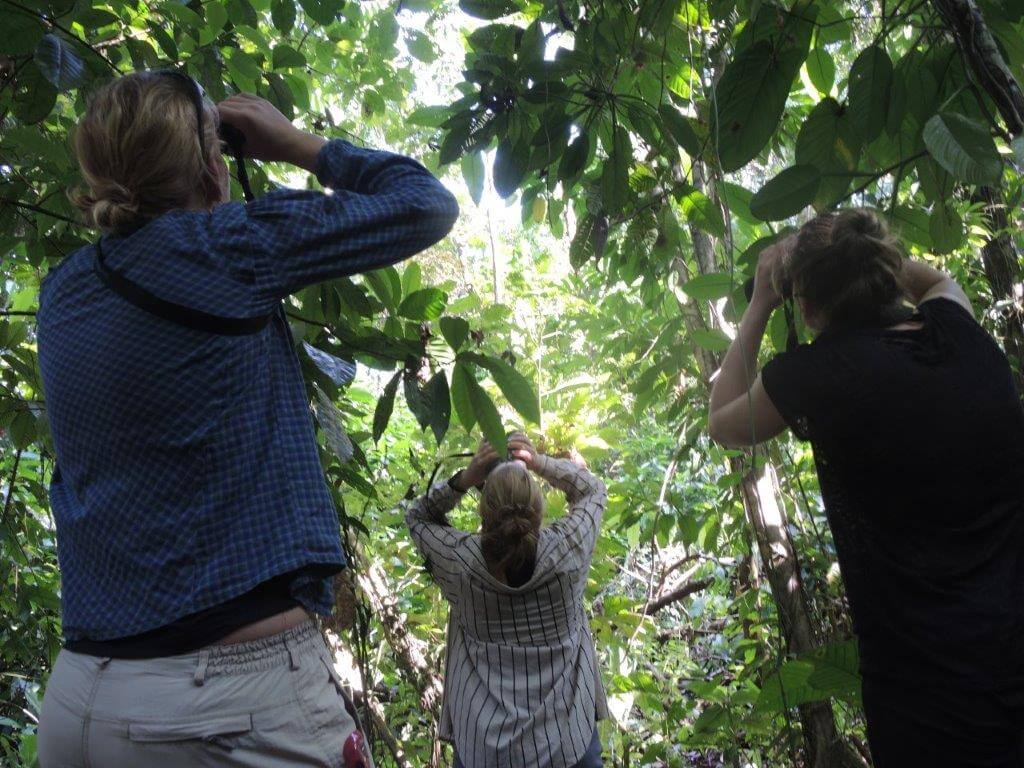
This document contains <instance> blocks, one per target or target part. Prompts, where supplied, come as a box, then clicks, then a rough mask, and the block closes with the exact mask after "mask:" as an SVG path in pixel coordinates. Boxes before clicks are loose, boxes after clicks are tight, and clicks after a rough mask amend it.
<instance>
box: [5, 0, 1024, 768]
mask: <svg viewBox="0 0 1024 768" xmlns="http://www.w3.org/2000/svg"><path fill="white" fill-rule="evenodd" d="M972 12H976V13H977V14H978V15H977V17H976V18H972V20H971V21H972V23H971V24H970V25H969V27H970V29H971V30H974V32H977V30H979V29H980V30H981V32H982V33H983V34H978V35H972V34H971V33H969V32H967V31H965V30H967V29H968V27H967V26H965V24H964V19H965V18H966V17H965V15H964V14H965V13H967V14H970V13H972ZM989 32H990V33H991V36H988V33H989ZM169 65H175V66H183V67H185V68H186V69H187V70H188V71H189V72H190V73H192V74H193V75H195V76H196V77H197V78H198V79H199V80H200V81H201V82H202V83H203V85H204V87H205V89H206V91H207V93H208V94H209V95H210V96H211V97H212V98H214V99H217V98H221V97H223V96H224V95H226V94H228V93H230V92H234V91H247V92H255V93H259V94H261V95H264V96H265V97H266V98H268V99H270V100H271V101H272V102H273V103H274V104H275V105H277V106H278V107H279V108H280V109H281V110H282V111H283V112H285V114H288V115H290V116H293V117H294V118H295V121H296V124H298V125H301V126H303V127H305V128H307V129H310V130H315V131H318V132H321V133H323V134H325V135H329V136H337V137H343V138H347V139H349V140H351V141H355V142H361V143H366V144H369V145H372V146H386V147H389V148H393V149H397V150H399V151H406V152H408V153H410V154H413V155H415V156H417V157H420V158H421V159H423V161H424V162H426V163H427V164H428V165H429V166H430V167H432V168H434V169H436V170H437V171H438V173H440V174H443V175H444V177H445V178H446V179H447V180H448V181H449V183H450V185H451V186H452V188H453V189H457V190H458V191H459V195H460V199H461V200H462V202H463V218H462V220H461V222H460V223H459V224H458V225H457V226H456V229H455V231H454V232H453V234H452V237H451V238H450V239H449V240H447V241H445V242H444V243H442V244H441V245H439V246H437V247H436V248H434V249H432V251H430V252H429V253H427V254H425V255H424V256H422V257H419V258H418V259H416V260H414V261H412V262H409V263H407V264H406V265H404V266H401V267H399V268H397V269H396V268H388V269H385V270H381V271H379V272H376V273H373V274H369V275H365V276H363V277H361V278H356V279H352V280H350V279H342V280H337V281H334V282H332V283H329V284H327V285H323V286H317V287H314V288H311V289H308V290H306V291H303V292H302V293H301V294H299V295H298V296H296V297H294V299H293V300H292V302H291V306H290V308H289V313H290V315H291V317H292V321H293V331H294V335H295V339H296V346H297V350H298V353H299V355H300V358H301V359H302V361H303V365H304V368H305V371H306V373H307V378H308V384H309V395H310V404H311V408H312V409H313V412H314V414H315V417H316V420H317V424H318V427H319V434H320V436H321V438H322V447H323V461H324V466H325V468H326V470H327V474H328V478H329V481H330V482H331V485H332V488H333V489H334V492H335V497H336V500H337V503H338V508H339V510H340V524H341V526H342V529H343V532H344V535H345V537H346V540H347V542H348V545H349V548H350V550H351V551H352V552H353V553H354V555H355V558H354V560H355V567H354V569H353V572H354V575H355V577H356V581H357V583H358V586H359V589H358V592H357V594H358V605H357V606H356V610H355V612H354V613H355V618H354V621H353V627H352V628H351V629H344V628H342V629H339V631H340V633H341V635H342V636H343V638H346V640H348V641H349V642H348V643H347V644H348V646H349V647H351V648H352V650H353V651H354V653H355V656H356V660H355V663H354V664H353V668H352V671H351V675H350V678H351V679H350V682H351V683H352V685H353V686H354V687H355V688H356V689H357V690H358V691H360V692H361V694H360V698H361V701H362V703H363V705H364V706H365V707H366V712H367V713H368V714H367V716H368V719H369V721H370V722H371V723H373V726H374V727H373V728H372V730H373V733H374V738H375V753H376V755H377V759H378V762H379V764H381V765H392V764H399V765H409V764H411V765H427V764H446V762H445V761H446V760H447V759H448V757H447V755H448V753H446V752H444V751H443V750H441V749H440V747H439V746H438V745H437V744H436V742H435V731H436V728H435V726H436V698H433V697H432V695H431V692H432V690H434V689H435V688H436V685H437V672H438V670H439V669H440V659H441V653H442V648H443V633H444V627H445V611H446V609H445V606H444V603H443V601H442V600H441V598H440V595H439V593H438V592H437V590H436V589H435V588H433V587H432V586H431V585H430V583H429V580H428V579H427V578H426V575H425V573H424V572H423V571H422V569H421V568H420V567H419V566H418V564H417V562H418V561H417V558H416V556H415V555H414V553H413V551H412V548H411V544H410V542H409V540H408V537H407V536H406V534H405V533H404V528H403V525H402V523H401V515H400V511H399V505H400V502H401V500H402V499H403V498H404V497H406V496H407V495H408V494H410V493H416V492H417V491H420V490H422V489H424V488H425V487H426V484H427V483H428V481H429V479H430V478H431V476H433V474H434V473H435V472H438V473H440V476H445V474H447V473H449V472H450V471H453V470H454V468H455V467H456V466H457V461H458V460H459V459H458V457H457V454H460V453H464V452H465V451H467V450H470V449H471V448H472V447H473V445H475V442H476V440H478V439H479V437H480V436H481V435H483V436H487V437H489V438H491V439H492V441H494V442H500V438H501V436H502V435H503V434H504V432H505V431H506V430H508V429H511V428H512V427H519V426H524V427H526V428H527V429H528V430H529V431H530V432H531V433H532V434H533V435H535V436H536V437H537V438H538V439H540V440H541V441H542V443H543V444H544V446H545V447H546V448H547V449H548V450H549V451H552V452H556V451H560V450H564V449H567V448H569V447H572V446H575V447H576V448H578V449H580V450H581V451H582V452H583V453H584V455H586V456H587V458H588V459H589V460H590V462H591V464H592V466H593V467H594V469H595V471H597V472H599V473H600V474H601V475H602V476H603V477H604V478H606V480H607V482H608V485H609V489H610V506H609V510H608V515H607V518H606V524H605V528H604V532H603V534H602V539H601V542H600V544H599V548H598V553H597V556H596V558H595V563H594V569H593V572H592V579H591V583H590V592H589V599H590V601H591V606H592V608H593V625H594V629H595V635H596V637H597V642H598V645H599V649H600V655H601V659H602V665H603V670H604V675H605V678H606V680H607V682H608V685H609V689H610V692H611V694H612V709H613V711H614V713H615V717H616V722H615V723H608V724H606V725H604V726H603V727H602V736H603V739H604V741H605V744H606V745H607V747H608V754H610V755H612V758H611V764H614V765H672V766H716V765H747V764H752V765H758V766H780V765H793V766H796V765H815V766H830V765H853V764H857V765H866V764H867V762H866V760H867V758H866V749H865V747H864V741H863V722H862V715H861V712H860V708H859V700H858V697H859V680H858V677H857V671H856V670H857V665H856V645H855V643H854V642H853V641H851V639H850V629H849V622H848V618H847V615H846V610H845V604H844V595H843V589H842V583H841V580H840V577H839V573H838V569H837V566H836V565H835V560H834V550H833V547H832V543H831V540H830V537H829V534H828V530H827V524H826V522H825V519H824V517H823V514H822V510H821V505H820V498H819V496H818V493H817V485H816V480H815V476H814V472H813V464H812V457H811V454H810V452H809V450H808V449H807V447H806V446H804V445H801V444H798V443H796V442H794V441H792V440H790V439H780V440H777V441H774V442H773V443H772V444H771V445H769V446H767V448H765V449H763V450H759V451H757V452H756V453H755V454H752V455H751V454H743V453H739V452H735V451H725V450H722V449H720V448H718V447H716V446H714V445H712V444H710V443H709V441H708V440H707V438H706V435H705V426H706V398H707V384H708V380H709V377H710V376H711V374H712V373H713V371H714V370H715V368H716V361H717V359H718V357H719V356H720V354H721V352H722V351H723V350H724V349H725V347H726V346H727V345H728V343H729V339H730V334H731V333H732V332H733V328H734V325H733V324H734V321H735V320H736V318H737V317H738V315H739V313H740V312H741V311H742V309H743V305H744V298H743V293H742V290H741V286H742V284H743V281H744V279H745V277H746V276H748V275H750V274H751V273H752V266H753V264H754V262H755V260H756V256H757V254H758V253H759V251H760V250H761V249H762V248H763V247H764V246H765V245H767V244H768V243H770V242H771V241H772V240H773V239H774V238H776V237H778V236H779V234H780V233H783V232H785V231H787V227H788V226H792V225H793V224H794V223H796V222H797V221H799V220H800V219H801V217H804V216H806V215H807V213H806V212H807V210H808V209H809V207H813V208H814V209H817V210H822V209H824V208H827V207H830V206H836V205H842V204H846V203H857V204H866V205H873V206H877V207H879V208H882V209H884V210H885V211H886V212H887V213H888V215H889V217H890V219H891V221H892V222H893V224H894V225H895V226H896V228H897V229H898V231H899V233H900V235H901V237H902V239H903V241H904V242H905V244H906V245H907V247H908V249H909V250H910V251H911V253H912V254H913V255H914V256H915V257H918V258H924V259H927V260H929V261H931V262H933V263H936V264H938V265H940V266H942V267H944V268H946V269H948V270H949V271H950V272H951V273H952V274H953V275H954V276H955V277H956V278H957V279H958V280H960V281H961V282H962V283H963V284H964V285H965V287H966V288H967V290H968V292H969V293H970V294H971V297H972V299H973V300H974V302H975V306H976V307H978V308H979V310H980V312H981V319H982V320H983V322H985V323H986V325H987V327H989V328H990V329H991V330H992V331H993V333H994V334H995V335H996V336H997V338H999V339H1000V340H1001V341H1003V342H1004V343H1005V345H1006V348H1007V350H1008V352H1010V354H1011V357H1012V359H1013V361H1014V364H1015V365H1017V366H1018V369H1019V365H1020V362H1021V359H1020V358H1021V353H1022V352H1024V325H1022V314H1021V311H1022V310H1021V274H1020V261H1019V257H1018V253H1019V248H1020V246H1021V238H1020V234H1019V225H1020V223H1021V222H1020V220H1019V218H1020V214H1019V207H1020V205H1019V203H1020V199H1021V195H1022V181H1021V180H1022V177H1021V174H1020V170H1021V164H1022V163H1024V139H1022V138H1021V136H1020V133H1021V130H1022V127H1024V126H1022V125H1021V119H1022V118H1024V97H1021V95H1020V90H1019V89H1017V90H1016V92H1014V90H1013V81H1014V78H1016V79H1017V81H1021V80H1024V8H1022V6H1021V5H1020V4H1019V3H1017V2H1014V0H984V1H980V2H978V4H977V7H975V6H974V4H973V3H970V2H967V0H888V2H886V1H885V0H882V2H880V3H879V4H873V3H864V2H859V1H858V0H795V2H792V3H787V2H777V1H775V0H461V1H460V2H458V3H457V4H456V3H455V2H452V1H450V0H386V1H385V0H365V1H364V2H356V1H355V0H348V1H347V2H346V1H345V0H300V1H299V2H298V3H295V2H293V0H189V2H179V1H178V0H154V1H153V2H145V1H144V0H0V429H2V430H3V434H2V436H0V478H2V479H0V516H2V518H0V584H2V590H0V615H2V617H3V621H2V622H0V763H3V764H8V763H10V764H21V763H24V764H31V763H32V762H33V761H34V754H35V739H34V728H35V722H36V717H37V714H38V707H39V700H40V697H41V696H42V694H43V690H44V685H45V678H46V674H47V671H48V669H49V668H50V665H51V663H52V661H53V659H54V657H55V655H56V653H57V650H58V648H59V631H60V622H59V573H58V569H57V562H56V549H55V541H54V533H53V523H52V518H51V517H50V515H49V512H48V506H47V500H46V487H45V486H46V482H47V478H48V475H49V472H50V470H51V469H52V467H53V462H54V457H53V450H52V444H51V441H50V438H49V435H48V429H47V422H46V408H45V402H44V394H43V392H42V389H41V387H40V385H39V376H38V368H37V362H36V350H35V337H34V325H33V315H34V311H35V309H36V307H37V302H38V291H39V285H40V281H41V280H42V279H43V277H44V276H45V274H46V271H47V269H48V268H49V267H50V266H52V265H53V264H55V263H57V262H59V261H60V259H61V258H62V257H63V256H64V255H66V254H68V253H70V252H71V251H73V250H74V249H76V248H78V247H80V246H82V245H84V244H86V243H87V242H89V241H90V240H91V239H93V238H95V233H92V232H89V231H87V230H85V229H84V228H83V227H82V226H81V225H79V224H78V223H77V218H76V214H75V212H74V211H73V209H72V207H71V205H70V203H69V202H68V200H67V198H66V194H65V193H66V191H67V190H68V189H70V188H73V187H75V186H76V185H78V184H79V183H80V178H79V175H78V171H77V168H76V165H75V162H74V159H73V157H72V155H71V153H70V150H69V142H68V137H69V133H70V132H71V130H72V129H73V126H74V122H75V119H76V117H77V116H78V115H79V114H81V112H82V110H83V109H84V103H85V99H86V97H87V96H88V93H89V92H90V90H92V89H94V88H95V87H97V86H98V85H100V84H102V83H103V82H104V81H106V80H107V79H108V78H110V77H111V76H113V75H115V74H116V73H118V72H126V71H130V70H132V69H136V68H156V67H163V66H169ZM254 181H255V183H256V185H257V186H258V187H264V188H265V187H266V185H268V184H271V183H275V182H285V181H287V182H288V183H292V184H295V183H298V184H303V183H307V182H306V180H305V179H304V178H296V177H295V175H294V171H291V170H289V169H284V168H277V167H272V166H263V167H262V168H260V169H258V170H257V171H256V173H255V174H254ZM308 183H310V184H313V183H315V182H313V181H311V180H310V181H309V182H308ZM236 192H237V190H236ZM236 197H237V194H236ZM502 199H504V200H505V201H507V204H503V203H502ZM777 315H778V316H777V317H776V318H774V320H773V322H772V326H771V329H770V337H771V338H770V342H769V343H768V345H767V346H768V349H766V354H770V353H771V351H772V350H773V348H781V347H782V345H783V344H784V339H785V333H786V331H785V323H784V319H783V317H782V313H781V312H780V313H777ZM801 331H802V329H801ZM353 362H354V363H356V364H357V366H356V368H355V369H353V367H352V366H351V365H350V364H349V363H353ZM354 370H356V371H357V372H356V375H355V378H353V375H352V374H353V371H354ZM552 507H553V513H554V514H558V512H559V505H558V500H557V499H556V498H554V497H552ZM458 520H459V522H460V523H461V524H463V525H465V526H473V525H474V517H473V513H472V511H471V510H470V509H469V508H468V505H467V508H466V509H465V510H463V512H462V514H461V515H460V516H459V518H458ZM373 713H376V714H375V715H374V714H373ZM837 735H838V737H839V738H838V743H839V745H840V747H839V748H838V749H835V750H833V751H832V752H828V753H826V752H824V751H822V745H823V744H826V743H828V744H831V742H832V741H835V740H836V739H835V737H836V736H837ZM395 741H397V742H400V743H402V744H403V745H404V753H405V757H399V756H398V755H397V754H396V751H395V750H392V749H390V748H389V744H392V745H393V744H394V742H395ZM403 760H405V761H406V762H401V761H403Z"/></svg>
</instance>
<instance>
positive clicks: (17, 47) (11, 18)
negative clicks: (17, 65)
mask: <svg viewBox="0 0 1024 768" xmlns="http://www.w3.org/2000/svg"><path fill="white" fill-rule="evenodd" d="M3 19H4V22H3V24H0V53H6V54H8V55H11V56H24V55H25V54H29V53H32V51H34V50H35V47H36V45H37V44H38V43H39V41H40V40H42V38H43V25H42V23H41V22H40V21H39V19H37V18H36V17H35V16H32V15H30V14H28V13H22V12H20V11H17V10H13V9H8V10H7V11H5V13H4V17H3Z"/></svg>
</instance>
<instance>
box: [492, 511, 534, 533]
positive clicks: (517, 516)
mask: <svg viewBox="0 0 1024 768" xmlns="http://www.w3.org/2000/svg"><path fill="white" fill-rule="evenodd" d="M536 532H537V529H536V525H535V523H534V522H533V521H532V520H531V519H530V518H529V517H526V516H525V515H524V514H521V513H519V512H517V511H510V513H509V514H506V515H505V517H504V519H503V520H502V521H501V524H500V525H499V526H498V533H499V534H500V535H501V536H503V537H504V538H506V539H513V540H514V539H522V538H524V537H526V536H529V535H530V534H532V533H536Z"/></svg>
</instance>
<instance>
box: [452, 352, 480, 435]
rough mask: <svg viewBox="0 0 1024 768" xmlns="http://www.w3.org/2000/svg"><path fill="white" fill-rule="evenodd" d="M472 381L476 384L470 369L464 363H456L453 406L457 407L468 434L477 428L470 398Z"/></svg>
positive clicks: (457, 413)
mask: <svg viewBox="0 0 1024 768" xmlns="http://www.w3.org/2000/svg"><path fill="white" fill-rule="evenodd" d="M470 381H472V382H473V384H476V381H475V380H473V374H472V373H471V372H470V370H469V368H468V367H467V366H466V365H465V364H463V363H455V368H453V369H452V405H453V406H454V407H455V413H456V415H457V416H458V417H459V422H461V424H462V426H463V427H464V428H465V430H466V431H467V432H472V431H473V427H474V426H476V415H475V414H474V412H473V402H472V400H470V397H469V387H470V385H469V383H468V382H470Z"/></svg>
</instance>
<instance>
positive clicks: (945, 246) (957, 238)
mask: <svg viewBox="0 0 1024 768" xmlns="http://www.w3.org/2000/svg"><path fill="white" fill-rule="evenodd" d="M928 233H929V234H930V235H931V239H932V249H933V250H934V251H935V253H952V252H953V251H955V250H956V249H957V248H959V247H960V245H961V244H962V243H963V241H964V222H963V220H962V219H961V218H960V214H959V213H957V212H956V209H955V208H953V207H952V206H951V205H946V204H943V203H938V204H936V206H935V208H934V209H933V210H932V213H931V216H930V217H929V218H928Z"/></svg>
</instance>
